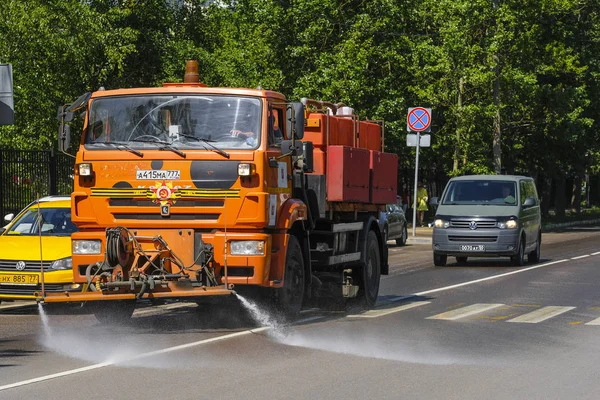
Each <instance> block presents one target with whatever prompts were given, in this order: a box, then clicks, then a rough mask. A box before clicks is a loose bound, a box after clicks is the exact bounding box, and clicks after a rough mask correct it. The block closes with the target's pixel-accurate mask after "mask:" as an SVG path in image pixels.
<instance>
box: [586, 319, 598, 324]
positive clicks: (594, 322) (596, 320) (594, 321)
mask: <svg viewBox="0 0 600 400" xmlns="http://www.w3.org/2000/svg"><path fill="white" fill-rule="evenodd" d="M586 325H600V318H596V319H595V320H593V321H590V322H588V323H587V324H586Z"/></svg>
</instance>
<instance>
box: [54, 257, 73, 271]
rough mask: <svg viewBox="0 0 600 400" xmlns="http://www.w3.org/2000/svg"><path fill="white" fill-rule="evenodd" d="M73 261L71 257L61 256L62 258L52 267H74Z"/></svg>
mask: <svg viewBox="0 0 600 400" xmlns="http://www.w3.org/2000/svg"><path fill="white" fill-rule="evenodd" d="M72 268H73V263H72V261H71V257H67V258H61V259H60V260H56V261H54V262H53V263H52V265H50V269H72Z"/></svg>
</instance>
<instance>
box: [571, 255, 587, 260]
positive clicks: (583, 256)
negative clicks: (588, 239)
mask: <svg viewBox="0 0 600 400" xmlns="http://www.w3.org/2000/svg"><path fill="white" fill-rule="evenodd" d="M589 256H590V255H589V254H584V255H582V256H577V257H571V260H579V259H580V258H586V257H589Z"/></svg>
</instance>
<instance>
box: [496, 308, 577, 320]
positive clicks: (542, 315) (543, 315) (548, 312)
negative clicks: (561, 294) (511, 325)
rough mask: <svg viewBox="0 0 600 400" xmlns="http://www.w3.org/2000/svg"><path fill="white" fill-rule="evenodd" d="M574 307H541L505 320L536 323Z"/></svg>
mask: <svg viewBox="0 0 600 400" xmlns="http://www.w3.org/2000/svg"><path fill="white" fill-rule="evenodd" d="M573 309H575V307H560V306H548V307H542V308H540V309H539V310H535V311H532V312H530V313H527V314H523V315H520V316H518V317H517V318H513V319H509V320H508V321H506V322H520V323H524V324H537V323H538V322H542V321H545V320H547V319H550V318H552V317H556V316H557V315H560V314H563V313H566V312H567V311H571V310H573Z"/></svg>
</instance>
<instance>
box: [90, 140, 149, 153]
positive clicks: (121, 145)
mask: <svg viewBox="0 0 600 400" xmlns="http://www.w3.org/2000/svg"><path fill="white" fill-rule="evenodd" d="M93 144H111V145H114V146H116V147H117V149H119V150H127V151H130V152H132V153H133V154H135V155H136V156H139V157H144V153H142V152H141V151H138V150H136V149H132V148H131V147H129V146H127V145H126V144H125V143H123V142H94V143H93Z"/></svg>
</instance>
